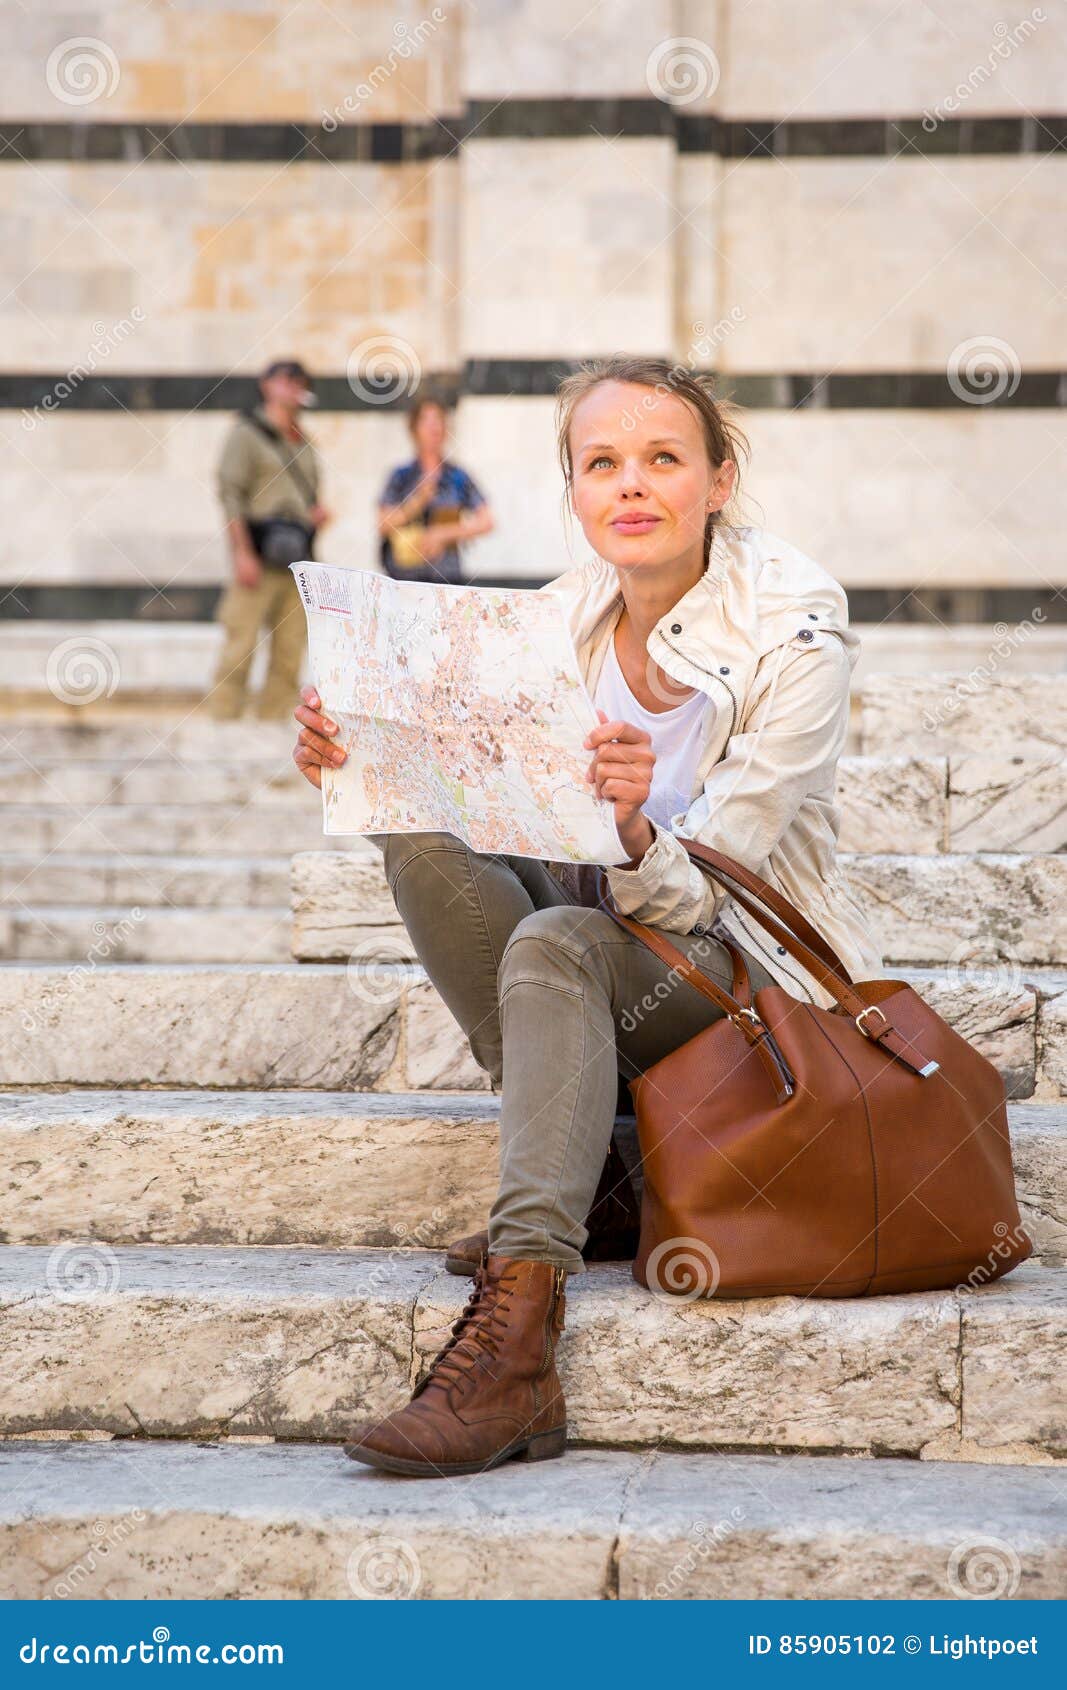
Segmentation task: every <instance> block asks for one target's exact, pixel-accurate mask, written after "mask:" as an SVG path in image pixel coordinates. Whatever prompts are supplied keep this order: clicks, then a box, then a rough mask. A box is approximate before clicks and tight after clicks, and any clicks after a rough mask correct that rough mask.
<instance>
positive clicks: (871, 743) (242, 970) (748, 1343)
mask: <svg viewBox="0 0 1067 1690" xmlns="http://www.w3.org/2000/svg"><path fill="white" fill-rule="evenodd" d="M958 681H959V677H944V676H942V677H940V678H938V677H930V676H927V677H920V678H917V679H914V680H912V679H909V680H907V681H906V682H902V681H901V680H899V679H896V680H892V679H879V680H877V681H876V682H872V683H871V685H870V688H869V691H868V693H867V694H866V695H865V698H864V704H863V716H862V720H863V731H864V739H863V742H862V744H861V747H860V754H859V755H858V756H856V757H855V758H851V759H849V760H847V763H846V764H844V765H843V766H842V778H841V784H840V803H841V807H842V812H843V817H844V825H843V834H842V843H843V846H844V847H845V851H844V858H843V866H844V867H845V871H846V873H847V874H848V876H849V879H850V881H851V882H852V883H853V884H854V885H855V886H856V887H857V888H858V889H861V890H862V894H863V896H864V898H865V900H866V901H867V902H868V903H869V905H870V907H871V909H872V911H873V912H874V913H875V919H876V921H877V923H878V926H879V935H880V939H881V940H882V942H883V945H884V954H885V955H886V957H887V960H888V961H889V963H890V966H891V968H892V971H893V972H895V973H900V974H902V975H905V976H906V977H908V978H909V979H912V980H913V981H914V982H915V984H916V985H917V986H918V988H919V990H921V991H922V992H923V994H924V995H925V996H926V997H927V998H928V999H929V1000H930V1001H931V1002H932V1003H933V1004H934V1005H935V1007H936V1008H937V1009H938V1010H939V1011H940V1012H941V1013H942V1014H944V1015H945V1016H946V1018H947V1019H949V1020H950V1021H952V1022H953V1023H954V1024H955V1025H957V1026H959V1027H960V1028H961V1030H962V1031H964V1032H965V1033H966V1035H967V1036H968V1037H969V1038H972V1039H973V1040H974V1042H975V1043H976V1044H977V1045H978V1046H979V1048H982V1049H983V1050H984V1051H985V1052H986V1053H987V1054H988V1055H989V1057H990V1059H991V1060H993V1061H994V1062H996V1063H997V1065H998V1066H999V1068H1000V1070H1001V1072H1002V1073H1003V1074H1004V1076H1005V1080H1006V1083H1007V1084H1008V1087H1009V1091H1010V1094H1011V1096H1012V1099H1013V1101H1012V1103H1011V1106H1010V1119H1011V1127H1012V1137H1013V1149H1014V1155H1015V1162H1016V1172H1017V1181H1018V1188H1019V1195H1020V1202H1021V1207H1022V1210H1023V1215H1024V1223H1025V1224H1026V1226H1027V1228H1028V1230H1029V1231H1030V1234H1031V1236H1032V1238H1033V1239H1034V1242H1035V1256H1034V1258H1032V1259H1031V1260H1030V1261H1029V1262H1027V1263H1025V1264H1024V1265H1023V1267H1021V1268H1020V1269H1019V1270H1018V1271H1017V1272H1016V1273H1014V1274H1012V1275H1010V1276H1009V1277H1008V1278H1007V1279H1005V1280H1003V1281H999V1282H995V1283H991V1284H987V1285H984V1286H978V1287H976V1288H973V1289H972V1288H969V1287H958V1288H956V1289H955V1290H949V1291H944V1292H938V1293H926V1294H907V1295H903V1296H894V1297H882V1298H871V1299H856V1300H852V1301H834V1300H823V1301H817V1300H811V1301H804V1300H801V1299H795V1298H766V1299H757V1300H753V1301H744V1302H737V1301H735V1302H728V1301H723V1302H717V1301H698V1302H692V1303H685V1302H682V1301H679V1300H677V1299H664V1298H660V1297H656V1296H653V1295H650V1294H649V1293H648V1292H646V1291H644V1290H643V1289H641V1288H640V1287H638V1286H637V1285H636V1284H635V1283H634V1282H633V1280H632V1278H631V1276H630V1273H629V1269H628V1267H626V1266H621V1265H620V1266H614V1265H607V1266H603V1267H597V1268H593V1269H591V1270H590V1271H589V1272H587V1273H586V1274H583V1275H579V1276H575V1277H574V1278H572V1280H571V1281H570V1282H569V1285H568V1308H567V1326H566V1333H565V1337H564V1341H563V1344H562V1345H561V1350H560V1367H561V1373H562V1375H563V1378H564V1384H565V1389H566V1392H567V1397H568V1409H569V1426H570V1434H571V1438H572V1441H573V1445H574V1447H573V1448H571V1449H570V1450H569V1451H568V1454H567V1456H566V1458H565V1459H564V1460H563V1461H560V1462H549V1463H546V1464H544V1466H543V1467H539V1468H537V1469H528V1468H526V1466H525V1465H524V1464H520V1463H512V1464H510V1465H509V1466H507V1467H505V1468H503V1469H500V1470H499V1471H497V1472H495V1473H493V1474H488V1475H485V1476H483V1477H480V1478H477V1479H474V1480H457V1481H448V1482H439V1483H431V1482H425V1483H421V1484H420V1483H416V1482H409V1481H404V1480H393V1479H389V1478H387V1477H385V1476H382V1475H376V1474H374V1473H373V1472H371V1471H370V1470H366V1469H361V1468H359V1467H357V1466H356V1465H355V1464H353V1463H349V1462H347V1461H345V1460H344V1458H343V1457H342V1456H341V1454H340V1452H339V1450H338V1448H337V1447H336V1446H337V1445H338V1443H339V1442H340V1441H341V1440H343V1439H344V1437H345V1436H346V1435H347V1433H348V1432H349V1430H350V1429H351V1427H352V1425H353V1424H354V1422H355V1421H356V1420H358V1419H361V1418H363V1417H365V1416H367V1415H368V1414H376V1413H379V1412H384V1411H387V1410H388V1409H389V1408H391V1407H392V1406H394V1405H396V1404H397V1403H398V1402H400V1401H403V1400H404V1398H405V1396H406V1393H407V1391H408V1390H409V1388H410V1386H411V1384H412V1383H413V1381H414V1380H415V1379H416V1378H417V1376H418V1373H419V1369H420V1367H421V1366H422V1365H424V1363H425V1360H426V1359H427V1358H428V1357H429V1356H430V1355H432V1353H433V1352H434V1350H435V1349H436V1348H437V1347H438V1346H439V1344H440V1343H441V1342H442V1341H443V1338H444V1336H445V1335H446V1333H447V1329H448V1325H449V1323H450V1321H451V1320H453V1319H454V1318H455V1316H456V1314H457V1313H458V1311H459V1309H460V1307H461V1306H462V1303H463V1301H464V1298H465V1296H466V1294H467V1291H468V1289H469V1287H468V1283H467V1282H466V1281H462V1280H456V1279H452V1278H450V1277H449V1276H448V1275H445V1274H444V1273H443V1272H442V1271H441V1257H440V1250H441V1247H442V1245H443V1244H444V1243H445V1242H447V1241H448V1240H449V1239H450V1238H452V1237H455V1236H456V1235H458V1234H459V1233H462V1232H465V1231H467V1230H470V1229H471V1228H473V1227H475V1226H477V1225H479V1224H481V1223H482V1222H483V1220H484V1215H485V1212H486V1208H487V1206H488V1204H489V1202H490V1200H491V1196H492V1192H493V1189H494V1185H495V1168H496V1126H495V1121H496V1115H497V1111H498V1107H499V1100H498V1099H497V1098H495V1097H493V1096H492V1095H491V1094H490V1093H489V1092H488V1088H487V1082H486V1079H485V1076H484V1075H483V1074H482V1073H481V1071H480V1070H479V1069H477V1067H476V1066H475V1065H474V1064H473V1062H472V1060H471V1057H470V1054H469V1051H468V1049H467V1047H466V1043H465V1041H464V1040H463V1039H462V1037H461V1036H460V1035H459V1033H458V1030H457V1029H456V1028H455V1026H454V1024H453V1023H452V1021H451V1018H450V1017H449V1015H448V1014H447V1012H446V1011H445V1009H444V1006H443V1005H442V1003H441V1002H440V999H439V998H438V997H437V994H436V993H435V992H434V990H433V988H432V987H431V985H430V983H429V982H428V980H427V979H426V977H425V975H424V973H423V971H422V970H421V969H420V968H419V967H418V966H417V965H416V964H415V962H414V959H413V952H412V950H411V947H410V942H409V941H408V939H407V935H406V934H405V932H404V930H403V928H402V926H401V925H400V923H399V922H398V920H397V916H396V912H395V909H394V907H393V904H392V900H391V898H390V897H389V894H388V889H387V887H386V886H385V882H384V879H383V877H382V873H381V866H380V858H379V856H378V853H377V852H376V851H374V850H373V848H371V847H367V846H365V845H361V843H360V842H359V841H351V842H345V843H346V844H349V843H351V845H352V846H353V847H354V849H351V850H349V849H346V850H343V851H337V850H332V849H331V850H327V849H325V848H324V846H325V844H326V842H325V841H324V840H323V838H322V836H321V832H320V827H319V812H318V808H317V805H316V802H315V799H314V796H313V795H312V794H311V793H310V792H308V791H307V789H306V788H305V787H304V785H303V783H302V782H300V781H299V777H297V776H296V775H295V771H292V770H291V765H290V766H289V767H288V768H287V767H286V763H287V760H288V758H289V753H290V748H291V743H292V734H291V731H290V730H289V729H288V728H282V729H280V730H279V731H278V733H277V734H275V733H274V730H273V729H269V730H268V729H263V728H261V727H257V726H256V724H248V725H245V726H242V727H241V728H240V729H234V728H232V727H231V726H227V727H226V728H225V729H220V728H218V727H216V726H215V725H214V724H204V723H194V722H186V723H184V724H183V725H182V726H181V727H180V728H177V729H176V730H174V731H173V732H172V731H170V729H168V728H167V726H166V725H165V724H164V723H162V722H157V721H153V722H150V723H145V722H141V723H136V722H135V723H130V724H127V723H125V722H123V723H121V724H117V723H115V722H113V721H108V720H107V719H106V718H98V719H97V720H95V721H87V723H86V724H85V725H84V726H74V725H71V724H69V723H58V722H56V723H46V724H40V725H34V726H33V727H31V726H30V725H29V724H26V723H24V722H20V721H19V720H18V718H17V717H11V718H9V719H8V720H7V722H6V723H5V724H4V727H3V729H2V730H0V763H2V764H3V767H2V769H0V793H2V796H3V802H4V817H5V820H6V821H7V822H8V828H7V830H6V839H7V841H8V845H7V848H6V849H5V852H4V854H3V857H2V859H0V897H2V899H3V908H4V911H5V912H6V913H5V916H4V917H0V920H6V922H7V949H6V951H5V953H4V954H5V955H6V957H7V958H8V959H9V960H8V961H6V962H5V963H4V964H3V966H0V1086H3V1088H4V1090H3V1093H2V1095H0V1184H2V1186H3V1188H4V1189H5V1190H6V1191H7V1193H8V1202H7V1205H6V1208H5V1214H4V1217H3V1220H2V1222H0V1228H2V1233H3V1240H2V1243H0V1304H2V1305H3V1309H4V1318H5V1329H6V1332H7V1335H8V1343H7V1345H6V1348H5V1365H4V1369H3V1381H4V1382H3V1388H2V1389H0V1473H2V1481H0V1498H2V1500H0V1544H2V1547H0V1565H2V1566H3V1567H4V1569H5V1574H4V1581H3V1582H4V1586H5V1589H4V1593H5V1594H8V1595H12V1596H37V1597H40V1596H64V1595H71V1594H73V1595H78V1596H82V1597H87V1596H102V1595H116V1596H118V1595H122V1596H129V1595H136V1596H145V1595H153V1596H157V1597H168V1596H173V1597H192V1596H205V1595H213V1596H219V1597H226V1596H236V1595H242V1596H245V1597H248V1596H258V1597H273V1596H294V1597H298V1596H315V1597H330V1596H337V1597H349V1596H366V1595H402V1596H403V1595H418V1596H422V1597H462V1596H470V1595H473V1594H477V1595H482V1596H490V1597H493V1596H501V1597H503V1596H515V1595H522V1596H528V1597H534V1596H549V1597H567V1598H575V1597H583V1598H585V1597H588V1598H605V1597H607V1598H615V1597H621V1598H627V1597H650V1598H656V1597H665V1596H667V1597H678V1596H683V1597H751V1596H763V1597H770V1596H787V1597H802V1596H807V1595H818V1596H820V1597H828V1596H836V1597H858V1596H871V1595H877V1596H880V1597H894V1596H928V1597H929V1596H953V1595H966V1594H974V1593H976V1589H975V1587H976V1584H977V1583H980V1581H981V1580H982V1579H986V1580H988V1579H989V1577H990V1567H992V1576H993V1577H994V1578H995V1580H996V1581H997V1582H998V1584H999V1585H1000V1586H1001V1589H1000V1590H999V1593H1001V1594H1005V1595H1015V1596H1019V1597H1029V1596H1036V1597H1051V1596H1054V1595H1057V1594H1062V1591H1063V1589H1064V1580H1065V1575H1067V1517H1065V1509H1064V1479H1063V1472H1062V1468H1061V1463H1062V1461H1063V1458H1064V1455H1065V1443H1067V1426H1065V1421H1064V1415H1063V1390H1062V1377H1063V1361H1062V1357H1063V1354H1064V1350H1065V1338H1067V1332H1065V1328H1067V942H1065V940H1067V935H1065V932H1064V900H1063V890H1064V883H1063V869H1064V864H1065V862H1067V856H1065V855H1064V854H1062V853H1063V846H1064V831H1065V828H1064V821H1063V807H1064V806H1063V792H1064V786H1063V779H1062V774H1063V770H1062V758H1063V749H1064V745H1065V744H1067V705H1065V700H1064V688H1065V683H1064V681H1063V680H1062V679H1061V678H1058V677H1043V676H1025V677H1022V678H1019V679H1017V680H1013V681H1012V682H1011V683H1010V684H1009V683H997V684H995V685H994V686H993V687H991V688H987V689H986V691H985V694H984V696H983V698H982V699H981V700H980V701H975V702H974V705H973V708H972V707H971V704H970V702H969V701H967V700H964V701H963V702H962V703H958V704H957V706H956V708H955V709H954V710H953V711H952V712H950V714H951V717H952V720H951V723H945V722H943V721H942V719H941V717H940V716H939V715H938V711H939V710H941V711H943V709H944V705H943V700H944V698H945V697H946V695H948V693H949V688H950V687H951V686H952V685H955V684H957V683H958ZM998 686H1002V688H1003V696H1001V694H1000V692H998ZM939 701H940V702H939ZM927 722H928V723H929V724H930V725H929V726H926V725H924V724H926V723H927ZM1057 736H1058V737H1057ZM4 741H6V744H4V743H3V742H4ZM902 749H906V751H907V755H901V752H902ZM27 763H28V764H29V767H28V768H27ZM20 770H21V774H20ZM91 834H95V837H96V841H97V842H96V844H95V845H90V844H89V843H88V840H89V838H90V836H91ZM294 853H295V860H294V864H293V877H292V933H291V940H290V931H289V888H288V862H289V857H290V855H291V854H294ZM135 908H137V909H140V910H141V911H142V912H143V918H142V921H141V922H140V923H138V924H137V925H136V927H135V929H133V930H131V931H130V932H129V933H127V934H124V935H121V936H120V942H121V943H122V944H124V945H125V947H126V948H125V949H122V950H118V949H115V950H112V951H111V952H109V953H107V954H105V955H100V954H99V949H98V950H97V951H92V950H91V949H90V948H89V947H87V946H86V945H85V942H84V941H85V937H86V934H87V933H93V932H94V931H95V929H94V926H93V924H94V923H103V925H104V927H105V928H109V927H117V926H118V924H119V923H120V921H125V922H129V921H131V920H132V911H133V910H134V909H135ZM257 923H258V925H257ZM268 940H269V943H268ZM290 942H291V945H292V951H291V952H290V949H289V946H290ZM272 945H273V946H274V949H273V950H271V949H270V946H272ZM212 953H213V954H212ZM265 953H267V954H265ZM290 955H292V956H295V957H296V958H297V959H298V960H296V961H291V960H283V959H285V958H288V957H289V956H290ZM624 1150H625V1151H626V1153H627V1154H628V1155H630V1156H632V1155H633V1152H634V1146H633V1144H632V1142H631V1143H630V1144H628V1145H624Z"/></svg>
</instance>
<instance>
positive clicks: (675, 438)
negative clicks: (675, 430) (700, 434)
mask: <svg viewBox="0 0 1067 1690" xmlns="http://www.w3.org/2000/svg"><path fill="white" fill-rule="evenodd" d="M648 444H649V445H650V446H684V445H685V441H684V440H683V439H682V438H681V436H680V435H678V434H661V435H660V436H659V438H658V439H657V440H650V441H649V442H648ZM614 450H615V448H614V446H612V445H611V443H610V441H606V440H598V441H595V442H594V443H593V444H592V445H589V446H583V447H582V451H583V452H614Z"/></svg>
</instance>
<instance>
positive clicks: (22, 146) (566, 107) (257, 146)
mask: <svg viewBox="0 0 1067 1690" xmlns="http://www.w3.org/2000/svg"><path fill="white" fill-rule="evenodd" d="M324 119H325V121H323V122H320V123H317V124H316V123H196V122H188V123H169V122H155V123H135V122H121V121H120V122H114V121H100V120H94V119H92V118H88V117H86V118H71V119H68V120H66V121H63V122H44V123H12V122H7V123H2V124H0V162H3V161H5V160H6V161H8V162H17V161H19V160H24V161H27V162H44V161H47V160H56V159H59V160H75V161H81V162H93V161H97V162H119V163H127V164H135V163H138V162H141V161H143V160H152V161H154V162H159V163H164V164H166V163H175V164H177V163H187V164H189V163H195V162H197V161H207V162H210V163H215V164H250V163H252V164H254V163H272V164H284V163H297V162H300V161H303V162H308V161H314V160H315V158H316V157H319V158H322V159H330V160H333V161H335V162H346V161H347V162H351V163H360V164H375V163H380V164H412V163H418V162H419V161H420V160H423V159H433V158H441V157H443V156H446V155H447V154H449V153H453V152H455V151H456V149H457V148H458V147H461V146H463V145H464V144H469V143H470V142H472V141H489V140H567V139H580V138H583V137H587V136H591V135H603V136H611V137H619V138H632V139H636V138H641V137H647V136H662V137H663V138H665V139H668V140H672V141H673V142H674V144H675V145H676V146H677V148H678V150H679V151H680V152H684V153H706V154H709V155H714V156H717V157H721V158H731V159H744V158H861V157H862V158H889V157H895V156H897V155H906V154H911V155H915V154H917V153H918V154H930V155H932V156H936V157H944V156H945V155H951V154H955V155H964V156H972V155H978V154H985V155H989V154H994V153H996V154H1005V153H1049V152H1055V151H1057V150H1058V149H1062V148H1064V147H1067V115H1063V114H1047V115H1046V114H1034V115H1030V114H1024V115H1023V116H1016V117H948V118H945V119H944V120H943V121H938V122H935V123H933V126H932V127H930V128H927V127H925V126H924V118H923V114H922V113H920V114H919V115H918V116H902V117H884V118H836V117H834V118H812V119H808V118H789V119H785V120H782V121H775V119H773V118H764V119H759V118H747V119H726V118H721V117H715V116H711V115H702V114H699V113H695V112H688V111H686V110H685V108H684V107H680V106H671V105H668V104H666V103H665V102H664V101H663V100H657V99H654V98H652V97H651V96H650V97H647V98H644V99H640V98H619V99H558V98H551V99H549V98H546V99H530V100H522V99H518V100H500V101H497V100H472V101H470V102H469V103H468V104H467V106H466V107H465V108H464V109H463V111H462V112H457V113H456V114H454V115H448V114H445V115H442V116H438V117H435V118H431V119H430V120H428V121H426V122H406V123H359V122H355V121H350V120H348V119H347V118H346V114H345V112H344V111H343V110H342V109H341V108H338V110H337V111H336V113H334V114H333V115H330V114H324Z"/></svg>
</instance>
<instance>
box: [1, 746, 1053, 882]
mask: <svg viewBox="0 0 1067 1690" xmlns="http://www.w3.org/2000/svg"><path fill="white" fill-rule="evenodd" d="M294 734H295V728H294ZM292 743H293V736H292V735H291V736H290V743H289V745H288V746H287V747H286V748H285V752H284V756H277V755H273V754H272V755H271V756H269V757H264V756H260V755H256V756H253V755H252V751H253V750H255V749H257V748H256V747H255V746H254V745H250V746H248V747H246V748H245V749H244V751H243V752H242V751H241V750H240V749H239V746H238V743H237V742H236V741H233V740H231V741H230V742H229V744H228V746H227V754H226V756H225V757H222V756H220V757H219V758H218V759H217V760H215V761H213V762H208V761H207V760H206V758H205V757H203V756H200V757H195V756H191V757H188V758H182V757H180V756H178V755H175V754H171V753H170V752H168V751H163V752H160V753H158V754H157V753H154V752H152V751H149V750H146V751H145V752H144V753H143V754H141V755H133V756H130V755H127V756H126V757H125V758H120V757H116V756H110V757H108V758H106V759H100V760H95V759H83V760H80V761H77V762H75V761H70V760H67V761H64V760H62V759H59V760H56V759H50V758H49V757H48V756H47V755H45V754H44V753H43V752H42V751H41V749H40V746H39V745H37V744H35V743H34V742H32V741H31V742H29V744H28V746H27V749H26V751H25V753H24V754H23V755H22V756H20V757H19V756H6V757H3V756H0V803H4V804H9V805H13V806H19V807H22V806H28V807H32V808H34V809H35V810H46V809H47V808H48V807H49V806H51V805H62V806H65V807H67V806H72V807H84V808H95V807H97V806H108V807H111V806H118V805H126V804H137V805H145V806H155V805H162V806H167V807H169V806H173V805H183V806H197V807H198V808H201V809H204V808H209V807H210V806H213V805H227V804H230V805H238V804H248V805H253V806H257V807H258V806H263V807H267V808H270V809H271V810H272V812H273V810H274V809H275V807H277V808H279V809H292V810H294V811H297V810H299V809H300V808H301V807H303V808H304V809H305V810H307V811H309V812H311V811H312V810H315V813H317V809H315V806H316V805H317V800H316V799H315V797H314V794H313V793H312V791H311V789H310V788H309V787H308V785H307V783H306V782H305V781H304V779H303V777H302V776H301V775H300V773H299V772H298V770H297V768H296V766H295V765H294V763H293V761H292V756H291V749H292ZM1065 789H1067V759H1065V758H1064V756H1063V755H1062V754H1061V753H1058V752H1055V753H1052V754H1048V755H1045V756H1044V757H1025V758H1024V757H1008V756H1000V757H993V758H991V757H989V756H988V755H986V756H960V757H953V758H947V757H925V758H921V757H886V756H881V757H843V758H842V759H841V762H840V764H839V765H838V779H837V803H838V805H839V808H840V811H841V835H840V848H841V850H842V851H844V852H881V851H886V850H888V849H892V850H893V851H894V852H896V853H898V854H900V853H905V854H910V855H928V854H931V853H937V852H941V851H948V850H952V851H999V852H1005V851H1008V852H1014V851H1034V852H1046V853H1047V852H1050V851H1059V850H1062V849H1063V848H1064V847H1065V846H1067V806H1065V805H1064V802H1063V793H1064V790H1065ZM272 819H273V817H272ZM320 831H321V829H320ZM352 837H353V840H355V839H356V837H357V836H352Z"/></svg>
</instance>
